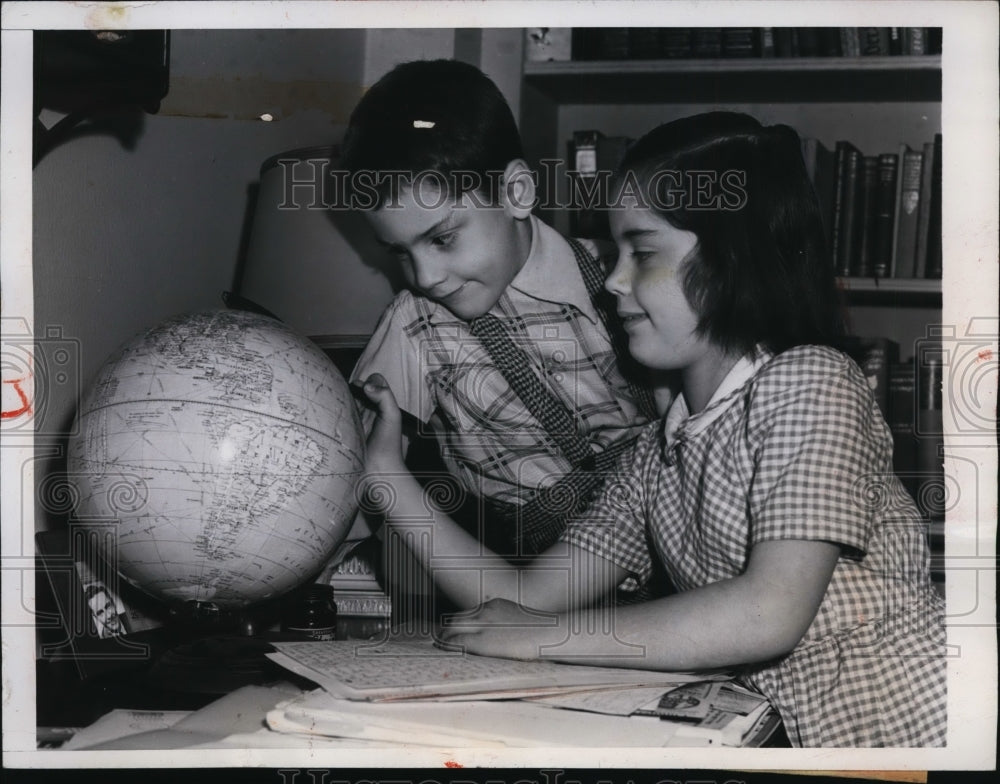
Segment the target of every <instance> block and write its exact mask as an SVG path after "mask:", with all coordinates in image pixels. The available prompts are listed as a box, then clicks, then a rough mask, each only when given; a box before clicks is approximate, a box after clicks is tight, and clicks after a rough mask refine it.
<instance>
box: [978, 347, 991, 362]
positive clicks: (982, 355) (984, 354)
mask: <svg viewBox="0 0 1000 784" xmlns="http://www.w3.org/2000/svg"><path fill="white" fill-rule="evenodd" d="M976 359H978V360H979V361H980V362H986V361H987V360H990V359H993V349H991V348H984V349H983V350H982V351H980V352H979V353H978V354H977V355H976Z"/></svg>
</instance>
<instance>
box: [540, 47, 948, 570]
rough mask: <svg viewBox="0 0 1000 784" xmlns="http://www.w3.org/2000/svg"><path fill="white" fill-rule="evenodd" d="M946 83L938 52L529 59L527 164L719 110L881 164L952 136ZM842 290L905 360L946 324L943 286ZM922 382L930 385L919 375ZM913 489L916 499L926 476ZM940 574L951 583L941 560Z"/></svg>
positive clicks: (559, 202)
mask: <svg viewBox="0 0 1000 784" xmlns="http://www.w3.org/2000/svg"><path fill="white" fill-rule="evenodd" d="M941 81H942V80H941V56H940V55H938V54H920V55H890V56H873V55H866V56H838V57H816V56H810V57H717V58H714V59H713V58H711V57H709V58H698V59H694V58H691V59H659V60H646V59H642V60H632V59H613V60H612V59H606V60H561V61H548V62H538V61H532V60H526V61H525V63H524V66H523V73H522V82H521V131H522V137H523V139H524V144H525V153H526V156H527V158H528V163H529V165H531V166H533V167H536V170H540V164H541V162H542V161H546V160H549V161H553V160H562V161H568V160H569V156H570V143H571V141H572V138H573V133H574V131H578V130H591V129H593V130H598V131H600V132H601V133H602V134H604V135H605V136H606V137H619V136H620V137H630V138H633V139H634V138H638V137H639V136H641V135H642V134H644V133H645V132H647V131H648V130H650V129H652V128H654V127H656V126H657V125H659V124H661V123H664V122H668V121H670V120H672V119H675V118H678V117H683V116H686V115H690V114H695V113H699V112H704V111H711V110H717V109H721V110H729V111H741V112H746V113H748V114H751V115H753V116H755V117H757V118H758V119H759V120H760V121H761V122H763V123H765V124H773V123H785V124H787V125H790V126H791V127H793V128H795V129H796V130H797V131H798V133H799V135H800V136H802V137H808V138H812V139H816V140H817V141H819V142H820V143H821V144H822V145H824V146H826V147H828V148H829V149H830V150H834V148H835V146H836V144H837V142H838V141H839V140H850V141H851V142H852V143H853V144H854V145H856V146H857V148H859V149H860V150H861V151H862V153H863V154H865V155H868V156H877V155H879V154H881V153H884V152H897V151H899V150H900V148H901V145H908V146H909V147H911V148H913V149H916V150H919V149H921V147H922V146H923V145H924V144H925V143H927V142H930V141H932V140H933V139H934V136H935V134H937V133H940V132H941ZM565 165H566V167H567V169H568V168H572V166H571V165H569V164H568V163H567V164H565ZM550 170H551V168H550ZM539 184H540V188H541V189H544V190H543V192H542V193H541V194H540V198H541V199H543V200H548V201H549V203H550V204H553V205H554V207H553V209H551V210H544V209H542V210H539V215H540V216H541V217H542V218H543V219H545V220H547V221H549V222H551V223H552V224H553V225H554V226H555V227H556V228H557V229H559V230H560V231H562V232H564V233H570V219H569V212H570V211H569V210H567V209H563V208H564V207H568V206H570V202H571V198H570V180H569V177H568V176H565V177H560V176H550V177H547V178H545V179H544V181H543V180H542V179H540V183H539ZM838 282H839V286H840V289H841V291H842V293H843V297H844V302H845V306H846V311H847V312H846V316H847V321H848V327H849V330H850V331H851V333H852V334H854V335H858V336H862V337H868V338H871V337H878V338H887V339H888V340H890V341H894V342H895V343H898V344H899V361H900V362H906V361H908V360H910V359H911V358H912V357H914V355H915V354H917V353H919V350H920V349H919V346H920V344H921V339H925V338H926V337H927V335H928V326H929V325H934V324H940V322H941V300H942V288H941V281H940V280H935V279H927V278H902V277H882V278H875V277H841V278H838ZM882 379H883V382H884V379H885V377H884V376H883V377H882ZM911 383H913V384H919V383H920V379H918V378H916V377H915V376H914V377H913V378H912V379H911ZM911 389H913V387H912V386H911ZM883 410H886V409H883ZM910 416H911V417H913V418H914V419H915V418H916V417H917V416H918V414H917V413H916V412H913V413H912V414H911V415H910ZM897 424H898V423H897ZM895 433H896V431H895V430H894V437H895ZM903 438H910V436H903ZM918 441H919V439H918ZM911 442H912V438H911V440H910V441H908V442H906V444H907V445H906V446H905V447H903V449H904V451H906V452H911V451H912V453H913V454H915V453H916V452H919V451H920V450H921V449H923V451H924V452H925V453H926V444H924V445H923V446H922V447H914V446H913V445H912V443H915V442H912V443H911ZM911 456H912V455H911ZM898 470H899V469H897V471H898ZM930 470H931V471H934V470H935V469H933V468H931V469H930ZM911 476H912V474H911ZM904 481H905V480H904ZM913 481H916V482H917V484H916V485H913V486H912V487H911V492H913V490H914V489H915V490H917V491H918V492H916V493H914V495H915V497H916V495H917V494H918V493H919V490H920V488H921V485H920V484H919V483H920V481H922V480H919V479H917V480H913ZM925 514H928V516H929V517H930V518H931V519H932V521H933V522H932V530H933V531H934V532H935V535H932V537H931V543H932V550H933V552H934V554H935V556H937V555H939V554H940V551H941V537H940V532H941V530H942V529H941V526H942V520H941V516H940V515H939V514H937V513H936V512H935V511H934V510H933V509H928V510H925ZM935 570H936V571H937V575H936V579H938V580H943V575H942V574H941V573H940V571H939V570H940V564H939V563H937V562H935Z"/></svg>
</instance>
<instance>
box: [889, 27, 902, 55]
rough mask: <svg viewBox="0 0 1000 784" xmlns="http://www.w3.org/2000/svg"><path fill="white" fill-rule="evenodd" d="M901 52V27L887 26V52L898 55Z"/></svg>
mask: <svg viewBox="0 0 1000 784" xmlns="http://www.w3.org/2000/svg"><path fill="white" fill-rule="evenodd" d="M902 53H903V28H902V27H890V28H889V54H892V55H899V54H902Z"/></svg>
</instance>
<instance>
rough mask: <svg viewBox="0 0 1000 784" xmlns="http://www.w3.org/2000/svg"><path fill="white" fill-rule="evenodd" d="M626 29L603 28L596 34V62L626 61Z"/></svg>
mask: <svg viewBox="0 0 1000 784" xmlns="http://www.w3.org/2000/svg"><path fill="white" fill-rule="evenodd" d="M628 43H629V41H628V28H627V27H604V28H601V29H600V31H599V32H598V34H597V41H596V44H597V51H596V52H595V59H597V60H627V59H628V56H629V48H628Z"/></svg>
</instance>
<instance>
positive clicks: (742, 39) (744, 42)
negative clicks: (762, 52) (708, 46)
mask: <svg viewBox="0 0 1000 784" xmlns="http://www.w3.org/2000/svg"><path fill="white" fill-rule="evenodd" d="M757 51H758V50H757V46H756V43H755V40H754V28H752V27H724V28H722V56H723V57H753V56H754V55H755V54H756V53H757Z"/></svg>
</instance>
